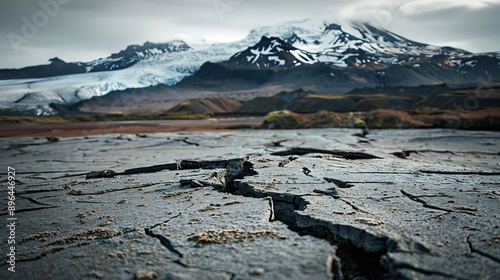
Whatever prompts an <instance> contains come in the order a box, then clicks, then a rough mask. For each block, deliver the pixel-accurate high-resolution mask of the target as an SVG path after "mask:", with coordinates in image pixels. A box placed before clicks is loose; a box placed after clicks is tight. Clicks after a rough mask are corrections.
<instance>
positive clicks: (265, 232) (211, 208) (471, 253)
mask: <svg viewBox="0 0 500 280" xmlns="http://www.w3.org/2000/svg"><path fill="white" fill-rule="evenodd" d="M355 132H356V131H353V130H346V129H333V130H331V129H328V130H290V131H255V130H249V131H241V132H229V133H228V132H226V133H184V134H182V133H180V134H179V133H177V134H174V133H170V134H167V133H162V134H147V135H101V136H90V137H85V138H83V137H77V138H61V139H59V141H53V139H51V141H48V140H47V139H45V138H9V139H0V145H1V146H0V148H1V151H0V153H1V156H2V161H3V162H4V165H5V167H6V166H7V165H9V166H11V167H14V168H15V169H16V179H17V181H16V182H17V186H16V217H17V218H18V221H17V224H16V273H15V274H14V273H10V272H8V271H7V268H8V265H7V264H6V263H3V264H2V266H1V267H0V278H1V279H354V278H356V277H360V278H358V279H363V278H362V277H364V278H366V279H495V278H497V277H498V275H500V229H499V226H500V220H499V214H500V210H499V207H498V205H499V199H500V188H499V186H500V165H499V158H500V155H499V146H500V134H499V133H498V132H469V131H452V130H382V131H371V133H370V134H368V135H367V136H366V138H363V139H361V138H359V136H354V135H353V134H354V133H355ZM5 169H7V168H5ZM92 171H94V172H92ZM6 173H7V172H4V174H2V177H1V178H0V184H2V185H3V186H5V187H6V186H7V178H6ZM5 195H6V194H5ZM4 201H6V200H5V199H4ZM1 209H2V210H1V211H0V216H2V217H3V218H5V219H6V217H7V205H6V203H4V205H2V208H1ZM3 231H4V232H3V233H2V234H1V236H2V239H3V240H2V243H1V247H0V249H1V251H2V252H7V242H6V241H7V237H6V234H5V233H7V229H4V230H3Z"/></svg>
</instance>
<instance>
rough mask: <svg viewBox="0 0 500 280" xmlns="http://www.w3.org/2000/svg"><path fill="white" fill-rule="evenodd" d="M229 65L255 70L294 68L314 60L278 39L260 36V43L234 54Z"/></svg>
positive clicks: (307, 54)
mask: <svg viewBox="0 0 500 280" xmlns="http://www.w3.org/2000/svg"><path fill="white" fill-rule="evenodd" d="M229 62H230V63H233V64H239V65H245V64H247V65H251V66H254V67H257V68H262V67H264V68H272V67H279V66H286V67H294V66H300V65H301V64H312V63H314V62H315V59H314V57H313V56H312V55H310V54H309V53H307V52H304V51H302V50H300V49H298V48H296V47H294V46H292V45H291V44H289V43H287V42H286V41H284V40H282V39H280V38H278V37H267V36H262V37H261V39H260V41H259V42H258V43H257V44H255V45H254V46H252V47H249V48H247V49H246V50H245V51H242V52H239V53H237V54H235V55H234V56H233V57H231V59H229Z"/></svg>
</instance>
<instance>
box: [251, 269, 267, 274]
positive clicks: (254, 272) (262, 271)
mask: <svg viewBox="0 0 500 280" xmlns="http://www.w3.org/2000/svg"><path fill="white" fill-rule="evenodd" d="M265 272H266V271H265V270H264V269H263V268H256V269H254V270H253V271H252V273H251V274H252V275H262V274H264V273H265Z"/></svg>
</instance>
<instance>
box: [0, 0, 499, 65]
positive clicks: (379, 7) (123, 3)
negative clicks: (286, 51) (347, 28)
mask: <svg viewBox="0 0 500 280" xmlns="http://www.w3.org/2000/svg"><path fill="white" fill-rule="evenodd" d="M43 3H45V5H42V4H43ZM499 15H500V0H316V1H314V0H313V1H296V0H267V1H264V0H0V38H1V39H0V68H17V67H23V66H27V65H36V64H45V63H47V61H48V59H49V58H51V57H55V56H57V57H59V58H61V59H63V60H65V61H67V62H70V61H91V60H94V59H97V58H101V57H107V56H109V55H110V54H111V53H115V52H118V51H120V50H122V49H124V48H125V47H126V46H128V45H130V44H142V43H144V42H146V41H151V42H166V41H169V40H172V39H183V40H185V41H186V42H188V43H199V42H202V41H205V42H227V41H234V40H238V39H242V38H244V37H245V36H246V35H247V34H248V32H249V31H250V30H251V29H254V28H256V27H260V26H265V25H272V24H276V23H281V22H286V21H291V20H302V19H306V18H312V19H324V20H329V21H332V20H341V21H346V20H363V21H369V22H372V23H374V24H377V25H379V26H382V27H384V28H386V29H388V30H390V31H392V32H395V33H397V34H399V35H402V36H404V37H407V38H409V39H412V40H415V41H420V42H424V43H429V44H434V45H440V46H444V45H447V46H453V47H457V48H462V49H465V50H468V51H473V52H485V51H500V17H499Z"/></svg>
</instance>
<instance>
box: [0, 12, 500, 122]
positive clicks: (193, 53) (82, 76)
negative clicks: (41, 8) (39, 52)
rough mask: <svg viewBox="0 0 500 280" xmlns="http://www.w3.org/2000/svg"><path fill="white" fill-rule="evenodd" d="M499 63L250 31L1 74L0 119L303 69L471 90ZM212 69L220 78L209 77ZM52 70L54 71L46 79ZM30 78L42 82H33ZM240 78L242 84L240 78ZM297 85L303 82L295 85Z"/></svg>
mask: <svg viewBox="0 0 500 280" xmlns="http://www.w3.org/2000/svg"><path fill="white" fill-rule="evenodd" d="M499 61H500V58H499V53H493V54H481V55H476V54H471V53H468V52H466V51H463V50H460V49H455V48H450V47H436V46H431V45H426V44H422V43H417V42H414V41H411V40H408V39H406V38H403V37H401V36H398V35H396V34H394V33H391V32H389V31H386V30H382V29H379V28H376V27H373V26H370V25H367V24H362V23H353V24H339V23H332V22H321V23H319V22H313V21H310V20H305V21H296V22H287V23H283V24H279V25H274V26H267V27H262V28H259V29H255V30H253V31H251V32H250V34H249V35H248V36H247V37H246V38H244V39H242V40H240V41H237V42H231V43H221V44H205V45H203V44H199V45H189V46H188V45H187V44H186V43H184V42H182V41H173V42H169V43H164V44H154V43H149V42H147V43H145V44H144V45H142V46H139V45H133V46H129V47H127V48H126V49H125V50H123V51H121V52H118V53H116V54H112V55H111V56H109V57H107V58H103V59H98V60H95V61H92V62H88V63H65V62H63V61H61V60H60V59H57V58H56V59H53V60H52V61H51V64H49V65H48V66H47V65H45V66H35V67H27V68H23V69H19V70H11V69H9V70H0V78H1V77H3V79H4V80H0V111H3V112H12V111H19V112H30V113H33V114H53V113H54V111H53V110H52V109H51V107H50V106H49V104H50V103H59V104H73V103H76V102H79V101H81V100H87V99H90V98H92V97H94V96H97V97H98V96H103V95H105V94H107V93H109V92H112V91H114V92H117V91H126V90H127V89H133V88H145V91H144V92H147V91H148V90H147V89H148V87H151V86H157V85H167V86H172V85H176V84H178V83H179V82H180V81H183V80H184V79H185V78H188V79H186V81H183V83H181V84H180V85H184V86H185V85H188V86H193V85H194V86H198V87H203V86H204V85H206V81H207V79H215V80H217V81H218V82H222V81H223V80H221V77H223V76H220V75H219V76H218V75H217V73H222V72H224V71H226V70H227V71H229V70H231V69H232V70H231V71H232V72H231V75H233V74H234V71H233V70H234V69H236V70H237V69H282V70H283V69H293V70H290V71H292V72H293V75H289V74H290V73H292V72H290V73H284V72H281V74H280V75H281V76H279V75H278V74H277V73H278V72H279V71H278V70H276V71H274V70H273V72H269V73H271V74H265V73H267V72H265V73H264V72H262V73H264V74H262V73H260V74H259V77H260V78H259V81H260V82H264V81H267V80H269V81H273V82H275V83H286V82H287V80H286V78H285V77H288V76H290V77H292V76H294V77H302V79H305V78H304V76H308V75H312V74H310V73H306V74H304V73H299V72H300V70H298V69H301V67H306V68H307V67H309V68H307V69H308V71H310V70H311V69H314V71H315V74H314V75H315V76H314V77H315V79H316V78H317V79H319V81H320V82H321V83H322V84H323V86H324V87H331V86H335V88H340V89H345V90H347V89H348V88H352V87H353V86H354V83H357V82H359V83H360V85H359V86H360V87H361V86H383V85H386V84H389V85H391V86H392V85H395V84H397V83H398V82H401V83H402V84H404V85H406V86H413V85H420V84H432V83H439V82H450V83H458V82H463V83H473V82H475V80H474V77H475V78H476V80H477V78H478V77H479V76H481V75H482V74H484V71H488V72H487V74H488V75H489V77H491V76H493V77H494V79H499V80H500V78H499V76H500V74H499V73H498V72H499V68H500V63H499ZM206 63H208V64H207V65H204V64H206ZM216 64H219V66H218V68H217V69H219V70H221V69H222V70H221V71H222V72H220V71H219V70H217V69H212V67H215V65H216ZM202 65H203V66H206V67H202ZM37 67H39V68H37ZM221 67H222V68H221ZM311 67H313V68H311ZM306 68H304V69H306ZM52 69H58V70H57V71H53V72H51V71H49V70H52ZM61 69H63V70H61ZM68 69H70V70H68ZM224 69H226V70H224ZM228 69H229V70H228ZM198 70H199V72H201V73H198V72H197V71H198ZM16 71H17V72H16ZM61 71H65V72H64V74H66V75H62V74H61ZM218 71H219V72H218ZM280 71H281V70H280ZM6 73H10V74H6ZM12 73H17V74H15V75H14V74H12ZM34 73H35V74H38V75H39V76H38V77H40V78H33V77H36V75H35V74H34ZM40 73H43V76H40ZM51 73H52V74H54V75H52V74H51ZM245 73H246V74H248V72H245ZM68 74H69V75H68ZM246 74H245V75H246ZM9 75H10V76H9ZM30 75H31V76H30ZM203 75H205V76H203ZM224 75H226V76H228V75H227V73H226V74H224ZM231 75H229V76H231ZM263 75H264V76H265V75H268V76H269V75H274V76H273V77H270V76H269V77H267V78H266V77H264V76H263ZM233 76H234V75H233ZM9 77H10V78H9ZM13 77H14V78H15V77H21V78H22V77H31V78H29V79H13ZM42 77H43V78H42ZM191 77H193V78H191ZM262 77H264V78H265V79H264V78H262ZM6 78H8V79H6ZM238 78H239V79H240V80H241V79H244V75H240V76H238ZM405 79H406V80H405ZM299 81H304V80H300V79H296V82H299ZM308 81H309V82H310V83H317V82H318V81H315V80H314V81H313V80H310V79H309V80H308ZM345 81H347V82H348V84H345ZM343 82H344V84H342V83H343ZM204 83H205V84H204ZM212 84H213V83H212ZM306 85H307V82H306ZM293 86H295V84H293ZM152 90H158V89H155V88H153V89H152Z"/></svg>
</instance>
